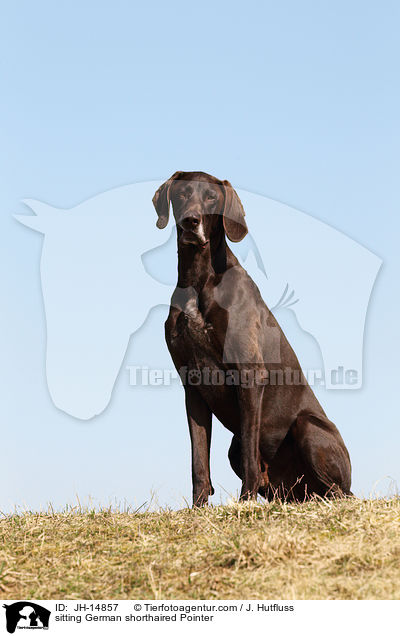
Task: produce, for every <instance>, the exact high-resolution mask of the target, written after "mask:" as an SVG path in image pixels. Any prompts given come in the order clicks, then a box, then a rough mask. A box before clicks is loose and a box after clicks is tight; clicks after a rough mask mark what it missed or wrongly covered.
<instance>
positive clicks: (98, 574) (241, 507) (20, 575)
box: [0, 497, 400, 599]
mask: <svg viewBox="0 0 400 636" xmlns="http://www.w3.org/2000/svg"><path fill="white" fill-rule="evenodd" d="M0 597H1V598H2V599H6V598H15V599H19V598H27V599H28V598H35V599H45V598H50V599H51V598H54V599H57V598H68V599H78V598H83V599H98V598H105V599H129V598H132V599H151V598H152V599H183V598H185V599H209V598H216V599H242V598H243V599H367V598H368V599H369V598H376V599H394V598H399V597H400V499H399V498H398V497H394V498H390V499H376V500H361V499H356V498H354V499H349V500H342V501H340V500H338V501H323V500H313V501H310V502H307V503H304V504H298V505H294V504H285V503H281V502H278V501H276V502H273V503H270V504H259V503H248V504H247V503H245V504H238V503H233V504H232V505H227V506H218V507H210V508H205V509H200V510H190V509H186V510H180V511H170V510H160V511H159V512H142V513H140V512H137V513H133V514H132V513H131V514H129V513H122V512H111V511H101V512H95V511H91V512H90V511H86V512H81V511H79V510H76V509H69V510H67V511H66V512H63V513H53V512H48V513H40V514H39V513H25V514H23V515H10V516H6V517H4V518H3V519H2V520H1V521H0Z"/></svg>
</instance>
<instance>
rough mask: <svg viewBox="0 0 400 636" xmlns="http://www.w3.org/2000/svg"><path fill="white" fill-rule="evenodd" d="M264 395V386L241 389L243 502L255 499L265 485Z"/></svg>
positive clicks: (241, 497)
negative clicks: (262, 458) (262, 446)
mask: <svg viewBox="0 0 400 636" xmlns="http://www.w3.org/2000/svg"><path fill="white" fill-rule="evenodd" d="M262 395H263V387H262V386H254V387H252V388H242V387H240V388H239V405H240V406H239V408H240V438H241V476H242V490H241V493H240V499H241V500H242V501H243V500H247V499H255V498H256V497H257V492H258V489H259V488H260V487H261V486H262V485H263V484H264V480H263V477H262V475H261V470H260V461H259V460H260V457H259V455H260V450H259V441H260V420H261V404H262Z"/></svg>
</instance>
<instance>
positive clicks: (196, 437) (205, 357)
mask: <svg viewBox="0 0 400 636" xmlns="http://www.w3.org/2000/svg"><path fill="white" fill-rule="evenodd" d="M170 202H172V206H173V212H174V217H175V221H176V225H177V233H178V283H177V287H176V289H175V292H174V294H173V296H172V300H171V308H170V313H169V316H168V319H167V321H166V324H165V334H166V341H167V345H168V348H169V351H170V353H171V356H172V359H173V361H174V364H175V367H176V368H177V370H178V372H179V373H180V375H181V378H182V381H183V384H184V388H185V397H186V411H187V417H188V422H189V429H190V437H191V442H192V479H193V504H194V505H202V504H205V503H207V501H208V496H209V495H212V494H213V492H214V489H213V487H212V484H211V479H210V467H209V458H210V442H211V419H212V414H213V413H214V415H216V417H217V418H218V419H219V420H220V421H221V422H222V424H223V425H224V426H225V427H226V428H227V429H229V430H230V431H231V432H232V433H233V439H232V443H231V447H230V449H229V460H230V463H231V466H232V468H233V470H234V471H235V473H236V474H237V475H238V476H239V477H240V479H241V480H242V490H241V498H242V499H246V498H253V497H256V495H257V492H258V493H260V494H261V495H263V496H264V497H267V498H269V499H271V498H272V497H274V496H280V497H286V498H287V499H289V500H295V501H299V500H304V498H305V497H307V496H308V495H311V494H313V493H316V494H318V495H321V496H326V495H328V494H336V495H347V494H351V493H350V481H351V467H350V458H349V454H348V452H347V449H346V447H345V445H344V442H343V440H342V438H341V436H340V433H339V431H338V430H337V428H336V426H335V425H334V424H333V423H332V422H330V421H329V420H328V419H327V417H326V415H325V413H324V411H323V409H322V407H321V406H320V404H319V403H318V400H317V399H316V397H315V395H314V393H313V392H312V390H311V388H310V387H309V385H308V384H307V382H306V380H305V378H304V375H303V373H302V371H301V368H300V364H299V362H298V360H297V358H296V355H295V353H294V351H293V349H292V348H291V346H290V344H289V343H288V341H287V340H286V338H285V336H284V334H283V332H282V330H281V329H280V327H279V325H278V323H277V322H276V320H275V318H274V316H273V315H272V313H271V312H270V311H269V309H268V307H267V306H266V305H265V303H264V301H263V300H262V298H261V295H260V292H259V290H258V288H257V286H256V285H255V283H254V282H253V281H252V279H251V278H250V277H249V276H248V274H247V272H246V271H245V270H244V269H243V268H242V267H241V266H240V264H239V262H238V260H237V259H236V257H235V256H234V254H233V253H232V251H231V250H230V249H229V247H228V245H227V243H226V236H227V237H228V238H229V239H230V240H231V241H240V240H241V239H242V238H243V237H244V236H245V235H246V234H247V226H246V222H245V219H244V210H243V207H242V204H241V202H240V199H239V197H238V195H237V194H236V192H235V190H233V188H232V186H231V185H230V183H229V182H228V181H220V180H219V179H216V178H215V177H212V176H211V175H208V174H205V173H203V172H176V173H175V174H174V175H173V176H172V177H171V178H170V179H168V181H166V183H164V184H163V185H162V186H161V187H160V188H159V189H158V190H157V192H156V193H155V195H154V198H153V203H154V206H155V208H156V211H157V214H158V221H157V227H159V228H164V227H165V226H166V225H167V223H168V218H169V207H170ZM288 374H289V376H290V378H288ZM221 378H222V380H221ZM293 379H294V381H293Z"/></svg>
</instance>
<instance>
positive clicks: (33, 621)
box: [3, 601, 51, 634]
mask: <svg viewBox="0 0 400 636" xmlns="http://www.w3.org/2000/svg"><path fill="white" fill-rule="evenodd" d="M3 607H5V608H6V621H7V631H8V632H9V633H10V634H13V633H14V632H15V629H16V628H18V629H49V618H50V614H51V612H50V610H48V609H46V608H45V607H42V606H41V605H37V603H31V601H18V602H17V603H11V605H3Z"/></svg>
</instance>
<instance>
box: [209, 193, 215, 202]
mask: <svg viewBox="0 0 400 636" xmlns="http://www.w3.org/2000/svg"><path fill="white" fill-rule="evenodd" d="M207 199H208V201H215V199H216V196H215V194H211V193H210V194H207Z"/></svg>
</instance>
